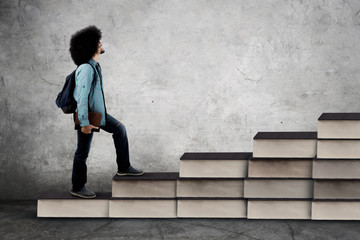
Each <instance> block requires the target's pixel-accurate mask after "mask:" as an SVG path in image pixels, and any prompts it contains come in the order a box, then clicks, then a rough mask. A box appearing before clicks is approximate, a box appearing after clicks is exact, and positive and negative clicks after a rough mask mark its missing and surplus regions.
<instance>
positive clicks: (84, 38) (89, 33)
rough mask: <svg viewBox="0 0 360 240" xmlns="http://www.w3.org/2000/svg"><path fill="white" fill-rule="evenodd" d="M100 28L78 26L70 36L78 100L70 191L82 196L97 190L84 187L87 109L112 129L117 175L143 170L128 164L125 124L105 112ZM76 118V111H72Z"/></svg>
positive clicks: (88, 136) (90, 195) (88, 141)
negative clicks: (77, 120)
mask: <svg viewBox="0 0 360 240" xmlns="http://www.w3.org/2000/svg"><path fill="white" fill-rule="evenodd" d="M100 39H101V31H100V30H99V29H98V28H97V27H95V26H89V27H87V28H84V29H81V30H79V31H78V32H76V33H75V34H73V35H72V36H71V40H70V49H69V50H70V54H71V58H72V59H73V61H74V63H75V64H76V65H77V66H78V68H77V69H76V73H75V81H76V86H75V90H74V98H75V100H76V102H77V109H76V112H77V113H78V119H79V122H80V128H77V149H76V152H75V156H74V163H73V171H72V189H71V191H70V193H71V194H72V195H74V196H77V197H81V198H94V197H96V194H95V193H94V192H93V191H91V190H89V189H88V188H86V187H85V183H86V181H87V180H86V178H87V167H86V159H87V157H88V154H89V151H90V145H91V140H92V137H93V131H92V130H93V129H98V127H95V126H93V125H91V124H90V122H89V119H88V112H89V111H90V112H97V113H101V124H100V128H101V129H103V130H104V131H106V132H109V133H112V137H113V139H114V145H115V149H116V162H117V165H118V171H117V175H121V176H122V175H142V174H143V171H140V170H137V169H135V168H133V167H132V166H131V165H130V161H129V146H128V139H127V134H126V129H125V126H124V124H122V123H121V122H119V121H118V120H116V119H115V118H113V117H112V116H111V115H110V114H108V113H107V112H106V106H105V98H104V92H103V78H102V72H101V67H100V65H99V58H100V54H103V53H104V52H105V50H104V48H103V47H102V43H101V42H100ZM74 118H75V115H74Z"/></svg>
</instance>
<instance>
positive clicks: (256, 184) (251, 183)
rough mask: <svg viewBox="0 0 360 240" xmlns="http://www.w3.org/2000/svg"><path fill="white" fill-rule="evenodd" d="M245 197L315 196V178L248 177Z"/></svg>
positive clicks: (298, 197) (304, 197)
mask: <svg viewBox="0 0 360 240" xmlns="http://www.w3.org/2000/svg"><path fill="white" fill-rule="evenodd" d="M244 197H245V198H273V199H276V198H280V199H284V198H289V199H291V198H296V199H301V198H303V199H308V198H312V197H313V180H312V179H274V178H267V179H264V178H247V179H245V182H244Z"/></svg>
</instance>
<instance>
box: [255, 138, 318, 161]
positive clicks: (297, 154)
mask: <svg viewBox="0 0 360 240" xmlns="http://www.w3.org/2000/svg"><path fill="white" fill-rule="evenodd" d="M316 144H317V132H258V133H257V134H256V135H255V137H254V140H253V157H254V158H266V157H272V158H313V157H315V155H316Z"/></svg>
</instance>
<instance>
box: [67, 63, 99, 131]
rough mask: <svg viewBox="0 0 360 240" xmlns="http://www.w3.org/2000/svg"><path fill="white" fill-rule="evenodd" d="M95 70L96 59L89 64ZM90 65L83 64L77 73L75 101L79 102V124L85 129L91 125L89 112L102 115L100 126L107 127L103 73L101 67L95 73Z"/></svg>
mask: <svg viewBox="0 0 360 240" xmlns="http://www.w3.org/2000/svg"><path fill="white" fill-rule="evenodd" d="M88 63H90V64H91V65H92V66H93V67H94V68H95V69H97V68H96V65H97V64H98V62H96V61H95V60H94V59H90V60H89V62H88ZM88 63H84V64H81V65H80V66H79V67H78V68H77V69H76V72H75V82H76V85H75V89H74V99H75V100H76V102H77V108H76V112H77V113H78V117H79V122H80V126H81V127H85V126H87V125H89V124H90V122H89V119H88V110H89V108H90V111H91V112H97V113H101V124H100V126H105V125H106V107H105V99H104V95H103V90H102V89H103V82H102V72H101V68H100V67H99V70H100V71H99V72H98V71H97V70H95V71H94V68H93V67H92V66H90V65H89V64H88ZM95 73H96V77H95V80H94V81H95V82H94V86H92V82H93V79H94V74H95Z"/></svg>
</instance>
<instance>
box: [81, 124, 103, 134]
mask: <svg viewBox="0 0 360 240" xmlns="http://www.w3.org/2000/svg"><path fill="white" fill-rule="evenodd" d="M92 129H99V127H95V126H94V125H91V124H89V125H87V126H86V127H81V132H82V133H85V134H90V133H91V130H92Z"/></svg>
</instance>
